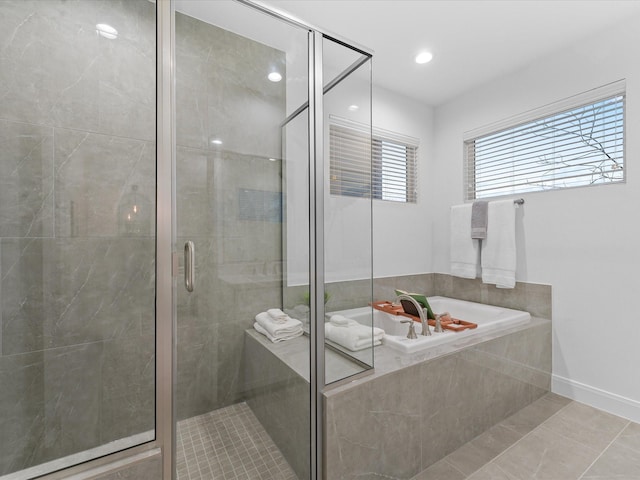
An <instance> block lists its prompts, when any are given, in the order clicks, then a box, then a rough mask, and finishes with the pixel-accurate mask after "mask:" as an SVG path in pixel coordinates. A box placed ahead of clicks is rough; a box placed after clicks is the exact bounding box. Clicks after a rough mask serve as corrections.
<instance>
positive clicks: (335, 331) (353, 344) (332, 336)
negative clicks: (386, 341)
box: [324, 322, 384, 352]
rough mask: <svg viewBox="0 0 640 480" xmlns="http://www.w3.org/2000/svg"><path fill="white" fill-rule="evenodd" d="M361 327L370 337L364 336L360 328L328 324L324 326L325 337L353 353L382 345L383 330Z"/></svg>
mask: <svg viewBox="0 0 640 480" xmlns="http://www.w3.org/2000/svg"><path fill="white" fill-rule="evenodd" d="M356 323H357V322H356ZM360 327H362V329H365V330H367V331H368V333H369V334H368V336H364V335H363V331H362V330H361V329H360V328H358V327H355V326H349V327H348V328H344V327H342V326H336V325H334V324H332V323H331V322H327V323H325V324H324V336H325V337H326V339H327V340H331V341H332V342H335V343H337V344H338V345H341V346H343V347H344V348H346V349H348V350H351V351H353V352H357V351H358V350H363V349H365V348H368V347H371V346H374V347H375V346H378V345H380V344H382V338H383V337H384V331H383V330H381V329H379V328H374V329H372V328H370V327H366V326H365V325H360Z"/></svg>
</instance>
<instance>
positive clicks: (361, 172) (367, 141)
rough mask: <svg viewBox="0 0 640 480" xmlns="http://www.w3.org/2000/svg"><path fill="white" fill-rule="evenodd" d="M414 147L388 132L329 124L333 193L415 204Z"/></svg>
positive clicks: (331, 186) (331, 188)
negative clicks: (367, 130) (368, 131)
mask: <svg viewBox="0 0 640 480" xmlns="http://www.w3.org/2000/svg"><path fill="white" fill-rule="evenodd" d="M417 150H418V147H417V145H415V144H409V142H406V141H403V140H402V139H398V138H394V136H393V135H392V134H388V135H386V136H385V135H384V134H383V133H380V132H379V131H374V132H373V137H371V136H370V135H369V134H368V133H367V132H365V131H363V130H360V129H357V128H349V127H345V126H342V125H334V124H331V125H330V126H329V175H330V190H331V193H332V194H333V195H344V196H352V197H364V198H369V197H373V198H374V199H379V200H389V201H394V202H404V203H407V202H409V203H415V202H416V198H417V190H416V174H417V172H416V170H417V169H416V162H417Z"/></svg>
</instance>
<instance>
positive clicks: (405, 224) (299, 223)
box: [285, 72, 433, 285]
mask: <svg viewBox="0 0 640 480" xmlns="http://www.w3.org/2000/svg"><path fill="white" fill-rule="evenodd" d="M358 75H359V76H358ZM358 75H356V76H354V77H353V78H352V79H351V78H348V79H347V80H345V81H344V82H343V83H341V84H339V85H338V86H337V87H336V88H335V89H333V90H331V91H330V92H329V93H328V94H327V95H326V96H325V102H324V108H325V117H326V118H325V121H327V122H328V121H330V119H329V115H336V116H339V117H341V118H345V119H348V120H352V121H356V122H360V123H368V113H367V112H368V111H369V110H370V100H369V89H368V86H367V84H366V83H365V82H364V79H363V78H362V72H359V74H358ZM372 95H373V111H372V123H373V126H374V127H376V128H381V129H384V130H389V131H392V132H396V133H400V134H403V135H406V136H410V137H414V138H417V139H419V141H420V146H419V148H418V182H419V185H418V188H419V190H418V202H417V203H416V204H399V203H395V202H387V201H381V200H374V201H373V259H374V264H373V275H374V276H375V277H386V276H393V275H407V274H411V273H425V272H430V271H432V270H433V269H432V266H431V262H430V260H431V234H430V228H429V227H430V222H429V219H428V216H427V214H428V211H429V205H430V203H431V202H430V200H429V196H430V194H431V184H432V183H433V181H432V175H431V173H430V171H429V170H430V167H429V159H430V158H431V156H432V151H433V136H432V131H433V111H432V109H431V108H430V107H427V106H425V105H421V104H419V103H418V102H416V101H415V100H412V99H409V98H407V97H404V96H402V95H399V94H397V93H394V92H391V91H389V90H386V89H382V88H374V90H373V93H372ZM352 104H357V105H359V106H360V110H358V112H349V111H348V110H347V107H348V106H349V105H352ZM305 128H306V124H305V123H303V122H301V121H296V123H295V124H292V125H290V126H289V127H288V128H287V136H286V143H285V145H286V151H287V154H286V161H285V172H286V173H285V175H286V181H287V187H286V189H287V195H286V197H287V232H286V235H285V238H286V242H287V247H286V250H287V285H299V284H304V283H306V282H307V281H308V272H307V271H308V264H309V263H308V262H309V260H308V245H309V243H308V235H307V233H308V228H309V227H308V201H307V198H308V195H309V189H308V184H307V183H306V182H307V175H308V170H307V168H306V162H307V154H306V150H305V149H306V143H305V142H304V141H302V139H303V138H306V137H305V135H306V133H305V131H304V129H305ZM296 132H297V133H296ZM328 138H329V137H328V129H326V131H325V158H326V159H327V160H326V163H327V164H326V175H325V179H327V181H326V184H325V190H326V192H327V196H326V202H325V269H326V272H325V275H326V281H327V282H336V281H347V280H357V279H366V278H369V277H370V275H371V250H370V249H369V248H368V245H370V244H371V216H370V213H369V211H370V200H368V199H361V198H354V197H340V196H334V195H329V194H328V192H329V182H328V179H329V169H328V158H329V156H328V155H329V143H328ZM296 152H297V153H296Z"/></svg>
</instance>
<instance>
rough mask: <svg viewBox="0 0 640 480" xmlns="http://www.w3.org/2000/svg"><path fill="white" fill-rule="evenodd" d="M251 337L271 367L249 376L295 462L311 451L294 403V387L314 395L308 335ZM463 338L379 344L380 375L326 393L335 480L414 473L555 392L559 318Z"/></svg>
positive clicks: (274, 433)
mask: <svg viewBox="0 0 640 480" xmlns="http://www.w3.org/2000/svg"><path fill="white" fill-rule="evenodd" d="M245 338H246V351H245V354H246V355H247V359H249V361H247V363H246V365H247V366H249V365H251V366H252V367H250V368H256V365H259V368H260V369H261V370H260V371H259V372H253V373H251V372H247V374H246V377H245V381H246V382H247V392H251V395H250V398H252V400H249V401H248V404H249V406H251V408H252V409H254V411H255V412H256V416H257V417H258V418H259V419H260V421H261V422H263V425H264V426H265V429H266V430H267V432H269V434H270V435H271V437H272V438H273V439H274V441H275V443H276V444H277V445H278V447H279V448H280V449H281V450H282V452H283V454H284V455H285V457H286V458H287V460H288V461H289V462H290V463H292V466H293V460H292V459H293V458H296V457H300V456H303V455H304V453H303V452H306V450H304V449H303V450H298V449H299V448H301V446H303V447H304V443H300V442H298V443H296V441H291V439H287V435H290V434H291V432H295V431H297V429H299V428H301V426H302V425H304V422H305V421H308V419H306V418H305V417H304V414H303V412H304V410H302V409H303V408H306V404H305V405H298V404H296V402H295V401H287V398H288V395H287V390H288V389H289V388H292V386H293V385H295V386H296V387H295V388H297V389H299V390H301V391H302V390H304V391H307V392H308V380H307V376H306V372H308V367H307V366H306V365H307V364H305V359H306V361H307V362H308V355H306V356H305V355H303V352H305V351H306V350H305V349H306V348H308V346H307V345H306V343H305V342H307V339H305V338H300V339H297V342H284V343H283V344H276V345H273V344H269V342H266V341H264V340H262V339H261V338H260V336H258V335H255V334H254V333H252V332H251V331H247V333H246V337H245ZM295 343H298V345H297V346H296V345H295ZM460 343H461V344H456V343H452V344H448V345H442V346H438V347H434V348H433V349H430V350H428V351H425V352H420V353H417V354H413V355H401V354H399V353H397V352H395V351H393V350H390V349H388V348H387V347H385V346H384V345H382V346H380V347H376V357H375V358H376V369H375V373H373V374H372V375H369V376H366V377H364V378H361V379H359V380H356V381H353V382H351V383H348V384H346V385H342V386H339V387H336V388H334V389H330V390H328V391H327V392H326V393H325V406H326V439H325V442H326V445H325V462H326V463H325V469H326V478H328V479H352V478H353V479H356V478H368V476H370V477H371V478H373V477H375V476H376V475H380V476H383V477H389V478H400V479H408V478H411V477H412V476H414V475H416V474H417V473H419V472H420V471H422V470H424V469H425V468H427V467H428V466H429V465H431V464H433V463H435V462H436V461H438V460H440V459H441V458H443V457H444V456H446V455H447V454H449V453H451V452H452V451H454V450H456V449H457V448H458V447H460V446H461V445H463V444H464V443H466V442H467V441H469V440H471V439H472V438H474V437H475V436H477V435H479V434H480V433H482V432H484V431H485V430H487V429H489V428H490V427H492V426H493V425H495V424H496V423H498V422H500V421H501V420H504V419H505V418H507V417H508V416H509V415H511V414H513V413H515V412H516V411H518V410H519V409H521V408H523V407H525V406H526V405H528V404H530V403H531V402H533V401H535V400H536V399H538V398H540V397H541V396H542V395H544V394H545V393H547V392H548V390H549V387H550V375H551V322H550V321H549V320H545V319H540V318H532V319H531V321H530V322H529V323H527V324H526V325H521V326H518V327H513V328H511V329H509V330H505V331H502V332H495V331H494V332H487V333H486V334H484V335H478V336H477V337H474V341H473V342H471V343H470V342H468V339H467V340H465V341H464V342H460ZM256 357H258V358H260V362H259V363H258V362H254V361H252V359H254V358H256ZM342 361H344V360H342ZM327 368H329V366H328V367H327ZM265 376H270V377H271V378H277V379H279V381H268V382H267V381H265V380H260V378H261V377H265ZM260 409H262V411H261V410H260ZM276 418H277V419H283V420H281V421H275V420H274V419H276ZM278 429H280V430H279V431H278ZM294 469H295V467H294ZM296 471H297V470H296Z"/></svg>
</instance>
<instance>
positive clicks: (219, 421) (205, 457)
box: [177, 403, 297, 480]
mask: <svg viewBox="0 0 640 480" xmlns="http://www.w3.org/2000/svg"><path fill="white" fill-rule="evenodd" d="M177 444H178V451H177V470H178V480H297V477H296V475H295V474H294V472H293V470H291V467H289V465H288V464H287V462H286V460H285V459H284V457H283V456H282V454H281V453H280V450H278V448H277V447H276V446H275V444H274V443H273V441H272V440H271V438H270V437H269V435H268V434H267V432H265V430H264V428H263V427H262V425H260V422H259V421H258V419H257V418H256V417H255V415H254V414H253V412H251V409H250V408H249V407H248V406H247V404H246V403H239V404H236V405H231V406H229V407H225V408H221V409H219V410H215V411H213V412H209V413H206V414H204V415H200V416H198V417H192V418H188V419H186V420H183V421H181V422H178V432H177Z"/></svg>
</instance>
